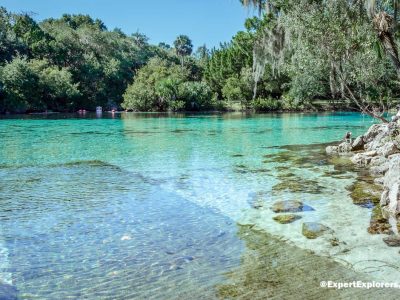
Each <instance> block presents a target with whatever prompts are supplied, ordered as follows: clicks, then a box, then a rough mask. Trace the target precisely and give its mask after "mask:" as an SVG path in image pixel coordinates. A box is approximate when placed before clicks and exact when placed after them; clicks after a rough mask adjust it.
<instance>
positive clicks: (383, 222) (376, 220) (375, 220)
mask: <svg viewBox="0 0 400 300" xmlns="http://www.w3.org/2000/svg"><path fill="white" fill-rule="evenodd" d="M390 228H391V226H390V224H389V222H388V220H387V219H386V218H385V217H384V216H383V214H382V210H381V207H380V206H379V205H377V206H375V207H374V209H373V210H372V213H371V220H370V223H369V227H368V232H369V233H370V234H389V233H390Z"/></svg>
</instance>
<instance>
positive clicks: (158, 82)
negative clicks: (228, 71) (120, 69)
mask: <svg viewBox="0 0 400 300" xmlns="http://www.w3.org/2000/svg"><path fill="white" fill-rule="evenodd" d="M190 77H191V73H190V70H188V69H187V68H182V66H179V65H178V64H176V63H175V62H171V61H168V60H165V59H161V58H152V59H151V60H150V61H149V63H148V64H147V65H146V66H144V67H143V68H142V69H140V70H139V72H138V74H137V76H136V77H135V81H134V82H133V83H132V84H131V85H129V86H128V89H127V90H126V92H125V94H124V102H123V104H122V106H123V107H124V108H125V109H128V110H133V111H167V110H172V111H177V110H204V109H211V108H212V107H213V102H212V101H213V93H212V91H211V89H210V87H209V86H208V85H207V84H206V83H205V82H194V81H190V80H191V78H190Z"/></svg>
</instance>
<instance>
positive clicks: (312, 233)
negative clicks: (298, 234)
mask: <svg viewBox="0 0 400 300" xmlns="http://www.w3.org/2000/svg"><path fill="white" fill-rule="evenodd" d="M328 232H329V233H332V232H333V231H332V229H330V228H329V227H328V226H325V225H323V224H320V223H315V222H305V223H303V227H302V234H303V235H304V236H305V237H306V238H308V239H316V238H317V237H319V236H321V235H323V234H325V233H328Z"/></svg>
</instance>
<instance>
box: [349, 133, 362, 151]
mask: <svg viewBox="0 0 400 300" xmlns="http://www.w3.org/2000/svg"><path fill="white" fill-rule="evenodd" d="M364 145H365V142H364V136H362V135H360V136H359V137H357V138H356V139H355V140H354V142H353V143H352V144H351V151H359V150H364Z"/></svg>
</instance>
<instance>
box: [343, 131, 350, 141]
mask: <svg viewBox="0 0 400 300" xmlns="http://www.w3.org/2000/svg"><path fill="white" fill-rule="evenodd" d="M343 140H344V141H345V142H348V143H351V132H350V131H347V132H346V134H345V135H344V137H343Z"/></svg>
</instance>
